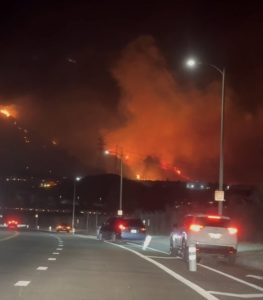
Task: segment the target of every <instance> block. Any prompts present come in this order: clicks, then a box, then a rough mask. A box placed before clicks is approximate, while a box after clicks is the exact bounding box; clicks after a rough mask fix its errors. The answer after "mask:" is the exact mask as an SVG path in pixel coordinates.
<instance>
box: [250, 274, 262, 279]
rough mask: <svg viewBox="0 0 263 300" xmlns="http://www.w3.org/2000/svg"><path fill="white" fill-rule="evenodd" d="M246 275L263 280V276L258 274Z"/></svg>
mask: <svg viewBox="0 0 263 300" xmlns="http://www.w3.org/2000/svg"><path fill="white" fill-rule="evenodd" d="M246 277H250V278H255V279H258V280H263V276H257V275H250V274H248V275H246Z"/></svg>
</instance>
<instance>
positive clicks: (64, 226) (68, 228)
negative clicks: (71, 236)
mask: <svg viewBox="0 0 263 300" xmlns="http://www.w3.org/2000/svg"><path fill="white" fill-rule="evenodd" d="M56 231H57V232H68V233H69V232H70V231H71V225H69V224H64V223H63V224H59V225H58V226H57V227H56Z"/></svg>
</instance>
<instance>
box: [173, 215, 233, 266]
mask: <svg viewBox="0 0 263 300" xmlns="http://www.w3.org/2000/svg"><path fill="white" fill-rule="evenodd" d="M237 231H238V230H237V228H236V227H235V226H234V225H233V224H232V222H231V220H230V218H229V217H225V216H218V215H205V214H192V215H186V216H185V217H184V219H183V221H182V223H181V224H180V225H179V226H178V225H174V228H173V231H172V232H171V235H170V253H171V255H176V256H178V255H179V256H182V257H183V258H184V259H185V260H187V259H188V247H189V246H190V245H195V246H196V250H197V259H198V261H199V260H200V258H201V257H202V256H203V255H206V254H214V255H218V256H220V255H221V256H222V255H224V256H225V257H226V258H227V259H228V261H229V262H230V263H234V261H235V258H236V252H237Z"/></svg>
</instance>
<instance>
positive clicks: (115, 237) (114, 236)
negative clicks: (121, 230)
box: [111, 232, 117, 243]
mask: <svg viewBox="0 0 263 300" xmlns="http://www.w3.org/2000/svg"><path fill="white" fill-rule="evenodd" d="M111 241H112V242H114V243H115V242H117V235H116V233H115V232H113V233H112V234H111Z"/></svg>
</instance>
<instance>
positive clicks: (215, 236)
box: [209, 233, 222, 239]
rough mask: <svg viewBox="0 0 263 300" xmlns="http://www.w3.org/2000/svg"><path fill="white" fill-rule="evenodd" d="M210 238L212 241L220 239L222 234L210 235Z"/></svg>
mask: <svg viewBox="0 0 263 300" xmlns="http://www.w3.org/2000/svg"><path fill="white" fill-rule="evenodd" d="M209 236H210V238H212V239H220V238H221V236H222V234H221V233H209Z"/></svg>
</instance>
